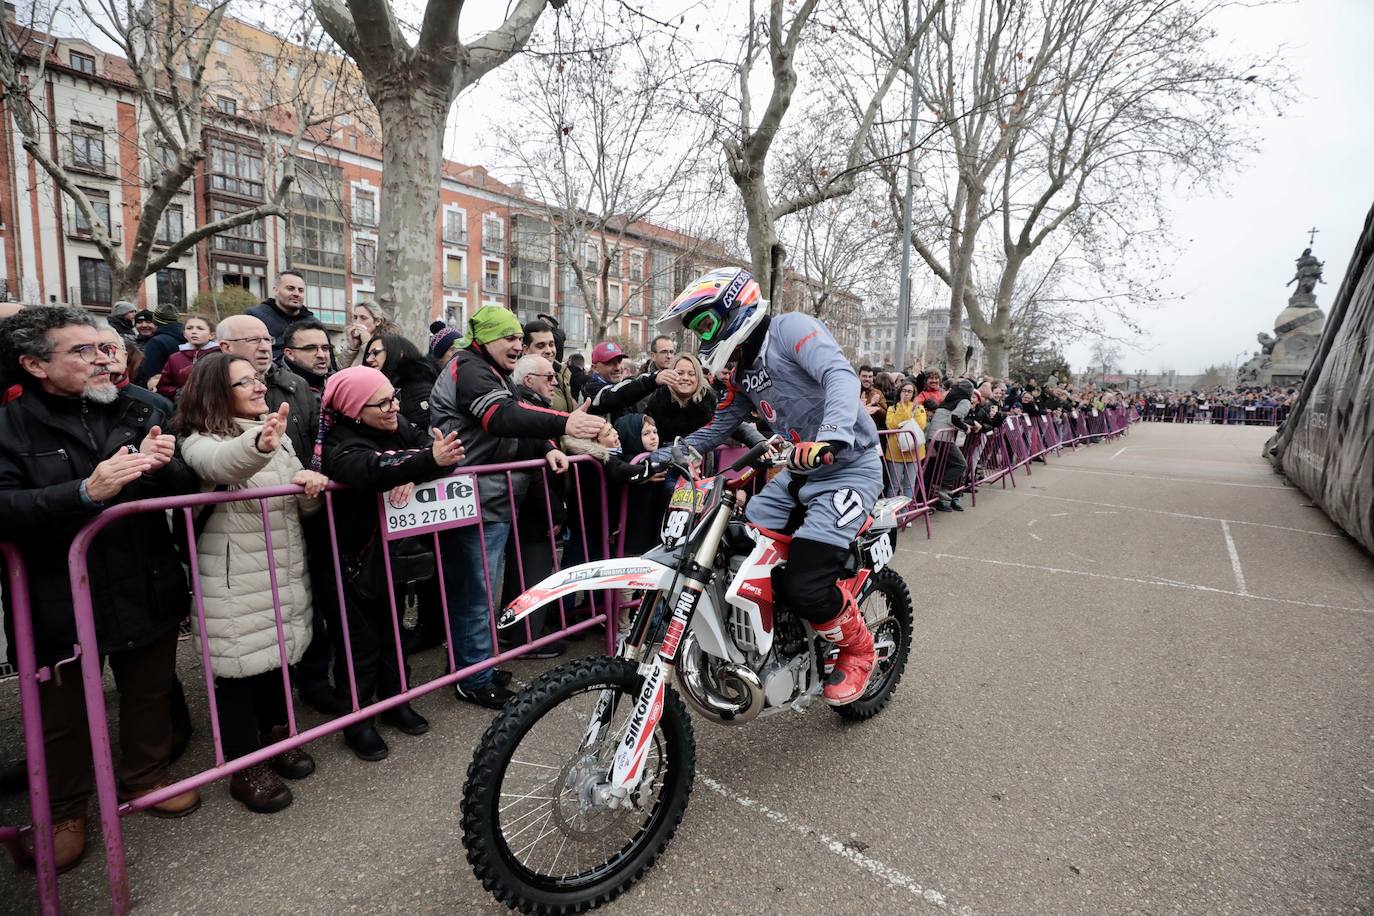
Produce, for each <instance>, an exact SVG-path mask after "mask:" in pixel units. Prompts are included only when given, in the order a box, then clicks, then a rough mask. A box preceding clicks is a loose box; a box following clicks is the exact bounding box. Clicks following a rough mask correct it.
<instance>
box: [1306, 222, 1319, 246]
mask: <svg viewBox="0 0 1374 916" xmlns="http://www.w3.org/2000/svg"><path fill="white" fill-rule="evenodd" d="M1320 232H1321V230H1320V229H1318V228H1317V227H1316V226H1313V227H1312V228H1311V229H1309V230H1307V247H1308V248H1311V247H1312V244H1313V243H1314V242H1316V240H1317V235H1318V233H1320Z"/></svg>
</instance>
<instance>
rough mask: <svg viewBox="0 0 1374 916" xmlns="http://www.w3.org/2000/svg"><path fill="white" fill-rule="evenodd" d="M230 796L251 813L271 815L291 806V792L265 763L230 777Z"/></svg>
mask: <svg viewBox="0 0 1374 916" xmlns="http://www.w3.org/2000/svg"><path fill="white" fill-rule="evenodd" d="M229 794H230V795H232V796H233V797H234V798H235V799H237V800H238V801H241V802H243V805H244V807H245V808H247V809H248V810H249V811H256V812H257V813H258V814H271V813H273V812H274V811H280V810H281V809H283V808H285V807H286V806H287V805H289V804H291V802H292V798H291V790H290V789H288V788H287V787H286V783H284V782H282V781H281V777H280V776H278V775H277V774H276V773H274V772H272V768H271V767H270V766H268V765H267V764H265V763H257V764H254V765H253V766H251V767H248V768H247V769H243V770H239V771H238V772H237V773H235V774H234V775H233V776H231V777H229Z"/></svg>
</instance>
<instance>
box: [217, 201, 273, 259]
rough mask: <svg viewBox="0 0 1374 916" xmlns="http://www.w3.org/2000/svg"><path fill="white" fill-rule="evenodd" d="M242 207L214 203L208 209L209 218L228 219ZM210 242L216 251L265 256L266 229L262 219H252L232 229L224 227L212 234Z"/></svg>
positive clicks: (240, 210) (241, 209)
mask: <svg viewBox="0 0 1374 916" xmlns="http://www.w3.org/2000/svg"><path fill="white" fill-rule="evenodd" d="M244 209H245V208H243V207H230V206H227V205H225V204H216V205H215V206H214V207H213V208H212V209H211V210H210V219H211V220H221V219H228V218H229V217H231V216H233V215H234V214H235V213H240V212H242V211H243V210H244ZM213 238H214V240H213V242H212V243H211V244H212V246H213V247H214V249H215V250H216V251H228V252H233V253H234V254H251V255H255V256H257V257H260V258H261V257H266V256H267V229H266V228H265V227H264V226H263V224H262V220H254V221H253V222H251V223H245V224H244V225H242V226H235V227H234V228H232V229H225V230H223V231H222V232H218V233H216V234H215V235H214V237H213Z"/></svg>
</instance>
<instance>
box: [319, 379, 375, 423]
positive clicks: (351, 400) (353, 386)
mask: <svg viewBox="0 0 1374 916" xmlns="http://www.w3.org/2000/svg"><path fill="white" fill-rule="evenodd" d="M386 384H388V381H387V377H386V376H385V375H383V374H382V373H381V370H379V369H373V368H372V367H371V366H351V367H349V368H347V369H343V370H340V371H339V372H335V373H334V374H333V375H331V376H330V377H329V381H327V382H325V385H324V397H323V398H321V399H320V406H321V407H323V408H326V409H328V410H332V411H334V412H335V413H337V414H340V415H341V416H345V417H348V418H349V419H350V420H356V419H358V417H359V415H361V414H362V412H363V405H364V404H366V403H367V399H368V398H370V397H372V395H374V394H375V393H376V392H377V389H378V388H380V387H382V386H383V385H386Z"/></svg>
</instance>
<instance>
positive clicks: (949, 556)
mask: <svg viewBox="0 0 1374 916" xmlns="http://www.w3.org/2000/svg"><path fill="white" fill-rule="evenodd" d="M898 552H905V553H913V554H924V555H926V556H931V557H934V558H935V559H937V560H968V561H970V562H973V563H990V564H992V565H993V566H1010V567H1012V568H1014V569H1035V570H1039V571H1040V572H1052V573H1064V574H1065V575H1070V576H1087V577H1088V578H1090V579H1110V580H1111V581H1113V582H1135V583H1138V584H1140V585H1159V586H1163V587H1165V588H1186V589H1189V590H1190V591H1195V592H1210V593H1212V594H1215V595H1231V596H1233V597H1236V598H1249V599H1250V600H1252V601H1273V602H1276V603H1278V604H1295V605H1297V606H1298V607H1315V608H1321V609H1322V610H1325V611H1354V612H1355V613H1357V614H1374V608H1368V607H1346V606H1344V605H1340V604H1321V603H1319V602H1316V601H1298V600H1297V599H1294V598H1274V597H1271V596H1269V595H1256V594H1253V593H1249V592H1233V591H1231V590H1230V589H1229V588H1213V587H1212V586H1210V585H1190V584H1188V583H1185V582H1170V581H1166V580H1159V579H1137V578H1134V577H1133V576H1112V575H1108V574H1107V573H1096V572H1089V571H1087V570H1085V569H1061V568H1059V567H1057V566H1036V565H1035V564H1033V563H1013V562H1011V561H1010V560H993V559H990V558H988V557H964V556H960V555H959V554H955V553H938V552H936V551H932V550H914V549H911V548H907V547H899V548H898Z"/></svg>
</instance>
